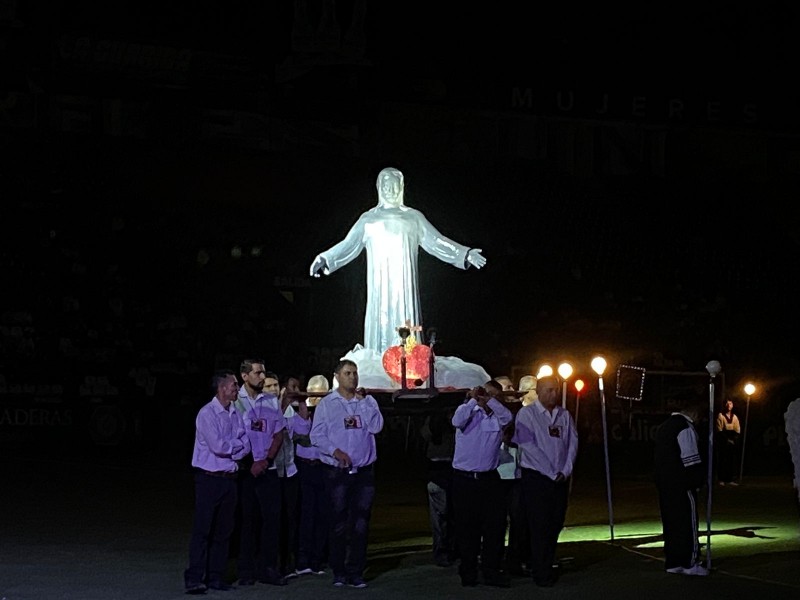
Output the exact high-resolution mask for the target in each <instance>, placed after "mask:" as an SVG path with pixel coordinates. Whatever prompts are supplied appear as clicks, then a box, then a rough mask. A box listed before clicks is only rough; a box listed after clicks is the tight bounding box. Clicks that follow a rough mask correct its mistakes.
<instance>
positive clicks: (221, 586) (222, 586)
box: [208, 581, 236, 592]
mask: <svg viewBox="0 0 800 600" xmlns="http://www.w3.org/2000/svg"><path fill="white" fill-rule="evenodd" d="M208 589H210V590H217V591H218V592H230V591H231V590H235V589H236V588H235V587H233V586H232V585H230V584H228V583H225V582H224V581H213V582H211V583H209V584H208Z"/></svg>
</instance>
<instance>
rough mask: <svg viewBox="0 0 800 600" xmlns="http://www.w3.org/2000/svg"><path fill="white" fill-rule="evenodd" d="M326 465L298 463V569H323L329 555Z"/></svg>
mask: <svg viewBox="0 0 800 600" xmlns="http://www.w3.org/2000/svg"><path fill="white" fill-rule="evenodd" d="M325 468H326V467H325V465H323V463H321V462H315V463H311V462H305V461H302V460H299V461H298V462H297V469H298V471H299V473H298V477H299V478H300V528H299V532H298V540H297V568H298V570H299V569H305V568H307V567H311V568H312V569H314V570H315V571H317V570H319V569H321V568H322V564H323V563H324V562H325V561H326V558H327V555H328V500H327V498H326V496H325V480H324V477H323V473H324V470H325Z"/></svg>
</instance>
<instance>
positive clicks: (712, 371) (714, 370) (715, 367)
mask: <svg viewBox="0 0 800 600" xmlns="http://www.w3.org/2000/svg"><path fill="white" fill-rule="evenodd" d="M706 371H708V374H709V375H711V379H710V380H709V382H708V473H707V475H706V486H707V487H708V500H707V501H706V569H708V570H709V571H710V570H711V496H712V490H713V489H714V481H713V475H712V473H713V470H712V467H713V464H714V463H713V459H714V378H715V377H716V376H717V375H719V373H720V371H722V365H720V364H719V361H718V360H712V361H709V363H708V364H707V365H706Z"/></svg>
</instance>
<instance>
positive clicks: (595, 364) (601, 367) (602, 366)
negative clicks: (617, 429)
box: [591, 356, 614, 542]
mask: <svg viewBox="0 0 800 600" xmlns="http://www.w3.org/2000/svg"><path fill="white" fill-rule="evenodd" d="M591 365H592V370H593V371H594V372H595V373H597V385H598V387H599V388H600V406H601V407H602V413H603V414H602V417H603V451H604V454H605V459H606V495H607V496H608V528H609V531H610V532H611V541H612V542H613V541H614V507H613V506H612V504H611V467H610V465H609V462H608V426H607V425H606V393H605V389H604V387H603V373H604V372H605V370H606V367H607V366H608V363H607V362H606V359H605V358H603V357H602V356H595V357H594V358H593V359H592V363H591Z"/></svg>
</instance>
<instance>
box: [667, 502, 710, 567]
mask: <svg viewBox="0 0 800 600" xmlns="http://www.w3.org/2000/svg"><path fill="white" fill-rule="evenodd" d="M658 506H659V509H660V510H661V528H662V532H663V537H664V568H665V569H672V568H674V567H685V568H687V569H688V568H690V567H692V566H694V564H695V563H697V562H698V561H699V555H700V547H699V545H698V543H697V493H696V492H695V491H694V490H683V489H671V488H663V487H659V488H658Z"/></svg>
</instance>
